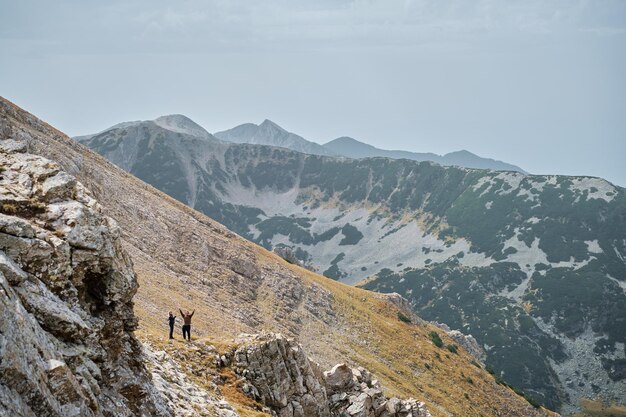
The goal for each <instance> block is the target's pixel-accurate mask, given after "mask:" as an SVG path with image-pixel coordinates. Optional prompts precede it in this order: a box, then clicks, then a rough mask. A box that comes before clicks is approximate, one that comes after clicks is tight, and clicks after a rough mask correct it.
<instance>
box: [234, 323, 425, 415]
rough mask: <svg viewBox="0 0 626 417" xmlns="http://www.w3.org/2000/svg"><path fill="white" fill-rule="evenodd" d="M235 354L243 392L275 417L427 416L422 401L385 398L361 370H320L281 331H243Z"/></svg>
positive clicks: (371, 377)
mask: <svg viewBox="0 0 626 417" xmlns="http://www.w3.org/2000/svg"><path fill="white" fill-rule="evenodd" d="M238 343H240V344H241V346H240V347H239V348H238V349H237V350H236V351H235V353H234V355H233V356H234V364H233V365H234V367H235V371H236V372H237V373H238V374H239V375H240V376H241V377H242V378H243V380H244V381H245V383H244V384H243V391H244V392H245V393H246V394H247V395H248V396H250V397H251V398H253V399H255V400H257V401H259V402H260V403H262V404H264V405H265V406H267V407H268V408H269V410H270V411H271V412H272V414H273V415H275V416H278V417H305V416H306V417H317V416H319V417H335V416H337V417H339V416H341V417H344V416H345V417H347V416H352V417H396V416H397V417H400V416H402V417H430V413H429V412H428V410H427V409H426V407H425V406H424V404H423V403H421V402H418V401H416V400H413V399H409V400H401V399H398V398H387V397H386V396H385V395H384V394H383V392H382V388H381V386H380V384H379V383H378V381H377V380H376V379H374V378H373V375H372V374H371V373H370V372H369V371H367V370H366V369H364V368H361V367H359V368H351V367H349V366H348V365H346V364H338V365H336V366H335V367H333V368H332V369H331V370H330V371H327V372H323V373H322V372H321V371H320V369H319V366H318V365H317V364H316V363H315V362H313V361H311V360H309V359H308V357H307V356H306V354H305V352H304V350H303V349H302V347H301V346H300V345H298V344H297V343H295V342H294V341H292V340H290V339H286V338H284V337H283V336H282V335H280V334H272V333H267V334H263V335H242V336H240V338H239V340H238Z"/></svg>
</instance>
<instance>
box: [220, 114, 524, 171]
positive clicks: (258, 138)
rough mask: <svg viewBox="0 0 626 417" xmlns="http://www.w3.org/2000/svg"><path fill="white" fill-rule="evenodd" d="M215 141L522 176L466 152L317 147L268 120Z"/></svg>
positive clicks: (345, 143)
mask: <svg viewBox="0 0 626 417" xmlns="http://www.w3.org/2000/svg"><path fill="white" fill-rule="evenodd" d="M215 137H217V138H218V139H221V140H225V141H227V142H234V143H252V144H257V145H270V146H279V147H281V148H287V149H292V150H294V151H298V152H303V153H308V154H312V155H329V156H345V157H348V158H373V157H385V158H393V159H412V160H414V161H433V162H437V163H438V164H441V165H458V166H462V167H466V168H479V169H493V170H498V171H519V172H524V171H523V170H522V169H521V168H519V167H517V166H515V165H511V164H507V163H505V162H501V161H496V160H494V159H488V158H482V157H480V156H478V155H474V154H473V153H471V152H468V151H465V150H463V151H458V152H451V153H448V154H446V155H443V156H440V155H436V154H434V153H416V152H409V151H388V150H385V149H379V148H376V147H374V146H372V145H368V144H366V143H363V142H359V141H358V140H356V139H353V138H349V137H345V136H344V137H341V138H337V139H335V140H332V141H330V142H328V143H326V144H324V145H319V144H317V143H315V142H311V141H308V140H306V139H304V138H303V137H301V136H298V135H296V134H294V133H290V132H287V131H286V130H285V129H283V128H282V127H280V126H278V125H277V124H276V123H274V122H272V121H270V120H267V119H266V120H265V121H263V123H261V124H260V125H255V124H253V123H246V124H243V125H239V126H237V127H234V128H232V129H229V130H225V131H222V132H217V133H215Z"/></svg>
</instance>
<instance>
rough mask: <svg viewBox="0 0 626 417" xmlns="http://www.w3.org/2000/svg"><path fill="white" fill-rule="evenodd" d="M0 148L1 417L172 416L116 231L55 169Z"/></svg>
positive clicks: (10, 146)
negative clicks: (149, 360) (144, 338)
mask: <svg viewBox="0 0 626 417" xmlns="http://www.w3.org/2000/svg"><path fill="white" fill-rule="evenodd" d="M0 139H4V138H0ZM0 143H2V146H0V166H1V167H2V175H1V179H0V203H1V205H0V210H2V211H3V213H0V357H1V358H2V360H1V361H0V415H7V416H9V415H10V416H38V417H62V416H63V417H65V416H67V417H72V416H81V417H83V416H84V417H92V416H93V417H95V416H110V417H122V416H124V417H126V416H171V415H172V413H171V410H170V408H169V407H168V406H167V405H166V404H165V403H164V402H163V401H162V399H161V396H160V395H159V394H158V392H157V391H156V389H155V388H154V386H153V384H152V382H151V380H150V377H149V374H148V372H147V370H146V368H145V365H144V362H143V355H142V353H141V347H140V345H139V342H138V341H137V340H136V339H135V337H134V335H133V334H132V330H133V329H134V326H136V318H135V316H134V313H133V310H132V297H133V295H134V294H135V292H136V290H137V281H136V277H135V274H134V272H133V269H132V264H131V262H130V259H129V258H128V256H127V255H126V254H125V252H124V251H123V250H122V247H121V242H120V240H119V231H118V230H117V228H116V227H115V224H114V223H113V222H111V221H110V220H109V219H107V218H106V217H105V216H104V215H103V214H102V212H101V209H100V207H99V205H98V204H97V203H95V200H93V198H91V197H90V196H89V195H88V192H87V191H86V189H85V188H84V187H82V185H80V184H78V183H77V181H76V180H75V179H74V177H72V176H71V175H69V174H66V173H65V172H63V171H61V170H60V168H59V167H58V166H57V165H56V164H55V163H53V162H51V161H49V160H46V159H44V158H41V157H38V156H34V155H30V154H27V153H24V152H25V151H26V146H18V145H16V144H15V143H13V142H11V140H4V141H2V142H0Z"/></svg>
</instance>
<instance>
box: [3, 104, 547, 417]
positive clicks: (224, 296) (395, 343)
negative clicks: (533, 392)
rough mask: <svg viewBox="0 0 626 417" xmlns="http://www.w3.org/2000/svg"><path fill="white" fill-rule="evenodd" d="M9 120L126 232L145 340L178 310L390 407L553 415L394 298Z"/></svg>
mask: <svg viewBox="0 0 626 417" xmlns="http://www.w3.org/2000/svg"><path fill="white" fill-rule="evenodd" d="M0 120H2V133H3V135H4V136H5V137H20V138H21V140H23V141H25V142H26V143H27V146H28V149H29V150H30V151H31V152H35V153H40V154H43V155H45V156H46V157H48V158H50V159H53V160H55V161H57V162H58V163H59V164H60V165H61V166H63V168H64V169H65V170H67V171H70V172H72V173H73V174H75V175H76V176H77V177H78V178H79V179H80V180H81V181H82V182H83V183H84V184H85V185H86V186H87V187H88V188H90V189H91V190H92V191H93V193H94V194H95V196H96V197H97V198H99V200H100V201H101V202H102V204H103V205H104V208H105V210H106V211H107V213H108V214H109V215H111V216H112V217H113V218H114V219H116V220H117V221H118V223H119V225H120V229H121V231H122V239H123V242H124V247H125V248H126V249H127V250H128V252H129V253H130V254H131V256H132V259H133V261H134V264H135V270H136V272H137V276H138V279H139V282H140V284H141V286H140V290H139V292H138V294H137V297H136V302H137V304H136V307H137V312H138V315H139V317H140V319H141V328H143V329H145V330H144V331H146V332H148V333H153V332H155V331H162V332H163V333H165V331H164V330H165V329H163V328H164V327H165V323H164V322H165V315H166V311H167V310H168V309H173V308H175V307H177V306H181V307H183V308H185V307H186V308H195V309H196V316H195V318H194V320H195V323H194V332H195V333H196V334H197V335H200V336H207V335H211V338H213V339H215V340H219V339H222V340H224V341H228V340H232V338H234V336H235V335H236V334H238V333H240V332H241V331H247V332H254V331H258V330H261V329H267V330H273V331H280V332H282V333H284V334H287V335H290V336H294V337H297V338H298V339H299V340H300V341H301V343H302V345H303V346H304V347H305V348H306V349H307V351H308V352H309V353H310V354H311V356H312V357H313V358H314V359H315V360H317V361H318V362H320V363H321V364H322V365H324V366H325V367H329V366H332V365H334V364H335V363H339V362H342V361H344V360H347V361H348V362H350V363H353V364H355V365H362V366H365V367H366V368H368V369H369V370H370V371H373V372H374V373H375V374H376V375H377V376H378V377H379V379H380V382H381V384H382V386H383V387H384V388H385V390H386V392H387V393H388V395H398V396H401V397H403V398H407V397H410V396H413V397H417V398H420V399H422V400H423V401H424V402H425V403H426V406H427V407H428V409H429V410H430V412H431V413H432V415H433V416H448V415H457V416H465V415H480V414H482V415H484V416H503V415H506V416H536V415H545V414H546V413H545V412H544V411H543V410H541V409H535V408H534V407H532V406H530V405H529V404H528V403H527V402H526V401H525V400H523V399H522V398H520V397H518V396H517V395H516V394H515V393H513V391H511V390H510V389H509V388H507V387H505V386H503V385H499V384H497V383H496V381H495V380H494V378H493V377H492V376H491V375H488V374H487V373H486V372H485V371H484V370H483V369H481V367H480V366H475V365H474V364H472V360H473V359H472V357H471V356H469V355H468V354H467V353H466V352H465V351H464V350H462V349H458V351H457V352H456V353H453V352H452V350H450V351H448V350H445V349H442V348H439V347H437V346H435V345H434V344H433V343H432V341H431V336H430V335H429V333H431V332H439V334H440V335H441V338H442V339H443V343H445V344H449V345H452V344H454V341H453V340H452V339H450V338H449V337H448V336H446V335H445V334H443V332H442V331H441V330H439V329H437V328H434V327H432V326H430V325H428V324H425V323H422V322H420V321H419V320H418V319H417V318H416V317H413V316H412V315H411V313H410V312H409V311H407V310H406V309H405V308H404V307H403V306H402V305H401V304H394V303H393V302H392V301H393V300H395V299H396V298H395V297H388V296H382V295H379V294H375V293H371V292H369V291H365V290H361V289H356V288H353V287H349V286H346V285H344V284H341V283H338V282H335V281H331V280H328V279H326V278H323V277H321V276H318V275H316V274H313V273H311V272H310V271H306V270H303V269H301V268H298V267H296V266H293V265H289V264H286V263H285V262H284V261H282V260H281V259H279V258H277V257H276V256H274V255H272V254H271V253H269V252H267V251H265V250H263V249H261V248H259V247H258V246H256V245H254V244H252V243H250V242H248V241H246V240H244V239H242V238H240V237H238V236H236V235H234V234H233V233H231V232H229V231H228V230H226V229H225V228H224V227H222V226H220V225H218V224H216V223H215V222H213V221H212V220H210V219H208V218H207V217H205V216H203V215H201V214H200V213H198V212H195V211H193V210H191V209H189V208H187V207H185V206H184V205H182V204H181V203H178V202H176V201H175V200H173V199H171V198H168V197H167V196H165V195H164V194H162V193H161V192H159V191H157V190H155V189H154V188H152V187H150V186H148V185H146V184H145V183H143V182H141V181H139V180H137V179H136V178H134V177H132V176H131V175H129V174H126V173H125V172H123V171H122V170H120V169H118V168H116V167H114V166H113V165H111V164H110V163H108V162H107V161H106V160H104V159H103V158H101V157H99V156H97V155H95V154H94V153H91V152H90V151H88V150H87V149H86V148H84V147H83V146H82V145H80V144H78V143H76V142H74V141H72V140H71V139H70V138H68V137H67V136H65V135H63V134H61V133H60V132H58V131H56V130H54V129H53V128H51V127H50V126H48V125H46V124H45V123H43V122H41V121H39V120H37V119H36V118H34V117H33V116H31V115H29V114H27V113H25V112H23V111H22V110H20V109H19V108H17V107H15V106H14V105H12V104H11V103H9V102H7V101H6V100H4V99H2V100H1V101H0ZM408 322H411V323H408ZM161 329H163V330H161ZM451 349H452V348H451Z"/></svg>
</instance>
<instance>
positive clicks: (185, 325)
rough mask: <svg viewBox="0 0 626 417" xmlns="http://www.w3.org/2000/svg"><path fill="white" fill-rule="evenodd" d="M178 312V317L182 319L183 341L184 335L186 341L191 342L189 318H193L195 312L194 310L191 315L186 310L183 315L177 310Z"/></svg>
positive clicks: (181, 311)
mask: <svg viewBox="0 0 626 417" xmlns="http://www.w3.org/2000/svg"><path fill="white" fill-rule="evenodd" d="M178 311H180V315H181V316H182V318H183V339H185V334H186V335H187V340H189V341H191V318H192V317H193V314H194V313H195V312H196V310H193V311H192V312H191V313H189V310H187V311H186V312H184V313H183V310H181V309H180V308H179V309H178Z"/></svg>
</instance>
